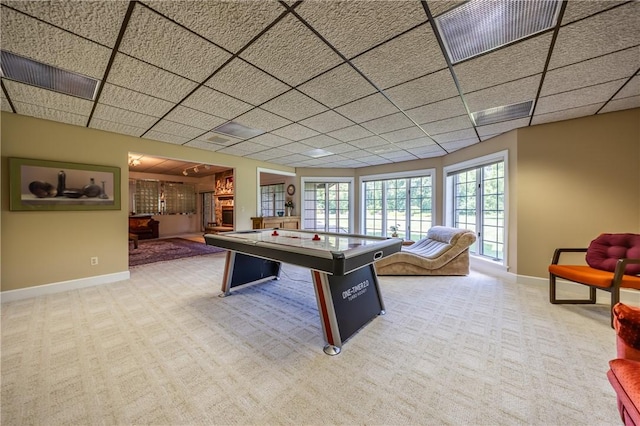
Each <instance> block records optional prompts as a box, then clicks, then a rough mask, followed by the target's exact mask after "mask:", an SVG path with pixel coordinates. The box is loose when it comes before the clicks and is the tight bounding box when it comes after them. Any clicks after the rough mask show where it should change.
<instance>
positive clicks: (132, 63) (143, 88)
mask: <svg viewBox="0 0 640 426" xmlns="http://www.w3.org/2000/svg"><path fill="white" fill-rule="evenodd" d="M107 81H108V82H109V83H113V84H115V85H118V86H122V87H126V88H129V89H131V90H135V91H137V92H142V93H146V94H147V95H152V96H156V97H159V98H162V99H164V100H167V101H171V102H179V101H181V100H182V99H183V98H184V97H185V96H186V95H187V94H188V93H189V92H190V91H192V90H193V89H195V87H196V83H194V82H192V81H189V80H187V79H185V78H182V77H179V76H177V75H175V74H171V73H170V72H167V71H164V70H161V69H160V68H157V67H154V66H153V65H148V64H146V63H144V62H142V61H139V60H137V59H134V58H130V57H128V56H126V55H123V54H117V55H116V58H115V60H114V61H113V65H112V67H111V72H110V73H109V77H108V79H107Z"/></svg>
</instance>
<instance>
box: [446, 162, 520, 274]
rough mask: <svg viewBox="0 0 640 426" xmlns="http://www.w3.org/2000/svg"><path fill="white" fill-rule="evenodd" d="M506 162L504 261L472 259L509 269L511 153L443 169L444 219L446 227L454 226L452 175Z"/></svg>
mask: <svg viewBox="0 0 640 426" xmlns="http://www.w3.org/2000/svg"><path fill="white" fill-rule="evenodd" d="M500 161H503V162H504V235H503V240H504V256H503V259H502V260H492V259H489V258H488V257H486V256H480V255H474V254H471V256H472V257H474V258H476V259H482V260H487V261H490V262H492V263H494V264H499V265H503V266H505V267H507V265H508V264H509V262H508V257H509V151H508V150H503V151H498V152H495V153H493V154H487V155H484V156H482V157H477V158H473V159H471V160H467V161H463V162H460V163H456V164H451V165H449V166H445V167H443V168H442V176H443V183H442V184H443V200H444V203H443V217H444V224H445V225H446V226H454V225H453V224H454V217H453V215H454V195H455V191H454V189H453V179H448V177H449V175H450V174H455V173H456V172H460V171H463V170H465V169H472V168H477V167H481V166H485V165H488V164H491V163H496V162H500Z"/></svg>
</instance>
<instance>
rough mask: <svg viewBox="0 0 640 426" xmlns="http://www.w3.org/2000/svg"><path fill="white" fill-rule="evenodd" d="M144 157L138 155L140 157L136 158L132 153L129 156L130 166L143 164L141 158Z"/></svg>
mask: <svg viewBox="0 0 640 426" xmlns="http://www.w3.org/2000/svg"><path fill="white" fill-rule="evenodd" d="M141 158H142V157H138V158H134V157H133V156H132V155H130V156H129V166H130V167H131V166H133V167H135V166H139V165H140V164H141V161H140V159H141Z"/></svg>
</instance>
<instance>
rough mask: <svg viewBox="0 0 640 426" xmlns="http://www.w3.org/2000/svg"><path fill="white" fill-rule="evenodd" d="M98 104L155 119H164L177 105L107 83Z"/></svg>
mask: <svg viewBox="0 0 640 426" xmlns="http://www.w3.org/2000/svg"><path fill="white" fill-rule="evenodd" d="M98 102H100V103H101V104H105V105H111V106H114V107H117V108H121V109H128V110H129V111H135V112H139V113H142V114H146V115H152V116H154V117H162V116H163V115H165V114H166V113H167V111H169V110H170V109H171V108H172V107H173V106H174V105H175V104H174V103H172V102H168V101H165V100H163V99H159V98H156V97H153V96H149V95H145V94H144V93H140V92H136V91H133V90H129V89H125V88H124V87H119V86H114V85H113V84H109V83H105V85H104V87H103V89H102V93H101V94H100V98H99V99H98Z"/></svg>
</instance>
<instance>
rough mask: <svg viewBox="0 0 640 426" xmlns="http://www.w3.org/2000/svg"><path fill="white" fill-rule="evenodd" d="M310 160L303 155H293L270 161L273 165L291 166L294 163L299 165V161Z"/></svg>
mask: <svg viewBox="0 0 640 426" xmlns="http://www.w3.org/2000/svg"><path fill="white" fill-rule="evenodd" d="M306 160H309V157H307V156H306V155H302V154H291V155H287V156H286V157H280V158H273V159H271V160H269V161H270V162H272V163H276V164H283V165H285V166H290V165H291V164H292V163H297V162H298V161H306Z"/></svg>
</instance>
